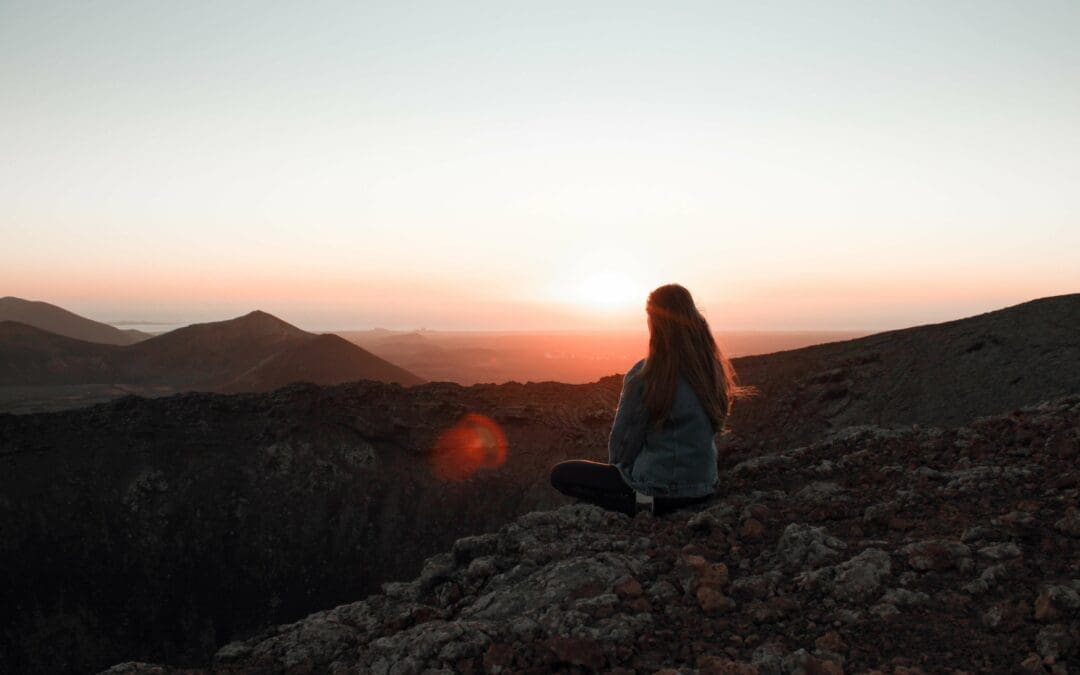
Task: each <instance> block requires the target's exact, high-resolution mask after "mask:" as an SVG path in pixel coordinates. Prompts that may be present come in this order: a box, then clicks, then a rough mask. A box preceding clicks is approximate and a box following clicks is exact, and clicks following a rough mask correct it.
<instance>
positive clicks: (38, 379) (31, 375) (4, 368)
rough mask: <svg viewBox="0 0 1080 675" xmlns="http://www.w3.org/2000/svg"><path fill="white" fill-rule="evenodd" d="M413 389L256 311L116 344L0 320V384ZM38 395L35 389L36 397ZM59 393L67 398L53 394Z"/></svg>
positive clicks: (364, 358)
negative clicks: (367, 383) (367, 384)
mask: <svg viewBox="0 0 1080 675" xmlns="http://www.w3.org/2000/svg"><path fill="white" fill-rule="evenodd" d="M362 379H372V380H377V381H380V382H397V383H399V384H403V385H409V384H417V383H419V382H422V380H421V379H420V378H419V377H417V376H415V375H413V374H412V373H410V372H408V371H406V370H404V369H402V368H399V367H397V366H395V365H394V364H392V363H390V362H388V361H386V360H384V359H381V358H379V357H377V356H375V355H374V354H372V353H370V352H368V351H367V350H365V349H363V348H361V347H358V346H356V345H354V344H352V343H350V342H347V341H345V340H343V339H342V338H339V337H337V336H336V335H316V334H314V333H308V332H306V331H303V330H301V329H299V328H297V327H296V326H293V325H291V324H289V323H286V322H284V321H282V320H281V319H278V318H277V317H274V316H272V315H270V314H267V313H265V312H260V311H255V312H251V313H250V314H246V315H244V316H241V317H238V318H235V319H230V320H228V321H217V322H212V323H202V324H194V325H191V326H187V327H184V328H179V329H177V330H174V331H170V332H168V333H165V334H163V335H159V336H156V337H152V338H149V339H147V340H143V341H141V342H138V343H136V344H132V345H126V346H118V345H104V344H95V343H91V342H86V341H82V340H73V339H71V338H67V337H64V336H61V335H56V334H53V333H50V332H47V331H44V330H41V329H39V328H35V327H33V326H28V325H25V324H21V323H15V322H2V323H0V386H22V387H28V386H30V387H40V386H41V385H65V386H73V385H107V386H108V387H109V389H108V390H107V391H106V392H105V394H104V395H105V396H107V397H113V396H116V395H119V394H120V393H121V391H122V390H121V389H116V388H115V385H142V386H145V385H154V386H158V387H163V388H164V389H161V390H160V391H161V393H169V392H171V391H172V392H175V391H185V390H200V391H230V392H239V391H264V390H267V389H273V388H275V387H280V386H284V385H286V384H289V383H290V382H295V381H301V380H302V381H307V382H312V383H314V384H338V383H341V382H346V381H350V380H362ZM35 393H36V394H40V392H35ZM57 395H58V396H67V395H68V393H67V392H64V391H61V390H58V391H57Z"/></svg>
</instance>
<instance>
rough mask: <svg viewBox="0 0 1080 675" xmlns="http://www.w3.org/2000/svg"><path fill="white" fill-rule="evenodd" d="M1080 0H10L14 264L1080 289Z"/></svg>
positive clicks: (745, 286) (790, 301)
mask: <svg viewBox="0 0 1080 675" xmlns="http://www.w3.org/2000/svg"><path fill="white" fill-rule="evenodd" d="M1078 35H1080V3H1076V2H1074V1H1072V0H1066V1H1060V2H1049V1H1046V2H1039V1H1028V2H1020V1H1016V2H995V1H991V0H979V1H974V0H973V1H970V2H947V1H943V0H934V1H927V2H920V1H907V2H865V1H851V2H820V3H805V2H769V1H763V2H700V3H689V2H663V3H658V2H644V3H626V2H619V3H607V2H589V3H582V2H557V1H552V0H546V1H545V2H529V3H526V2H515V1H512V0H501V1H499V2H465V3H455V2H431V3H414V2H404V1H396V2H388V3H375V2H304V3H267V2H240V1H230V2H223V1H220V0H218V1H215V2H198V1H187V2H171V3H166V2H148V1H145V0H140V1H138V2H109V1H105V0H99V1H96V2H62V3H56V2H48V1H44V0H34V1H32V2H11V1H8V0H0V295H15V296H19V297H24V298H28V299H34V300H46V301H49V302H53V303H56V304H60V305H62V306H64V307H66V308H68V309H71V310H73V311H76V312H79V313H81V314H85V315H88V316H92V317H93V318H96V319H100V320H106V321H121V320H126V321H163V322H189V321H203V320H216V319H224V318H228V317H231V316H236V315H239V314H243V313H246V312H247V311H249V310H252V309H255V308H259V309H263V310H265V311H269V312H272V313H274V314H277V315H278V316H281V317H282V318H284V319H286V320H289V321H291V322H293V323H296V324H298V325H301V326H303V327H305V328H309V329H334V328H338V329H345V328H357V329H362V328H370V327H375V326H382V327H388V328H402V329H412V328H421V327H424V328H430V329H464V328H472V329H522V330H533V329H559V330H566V329H574V328H587V329H596V328H633V327H642V326H643V325H644V303H645V297H646V295H647V293H648V291H649V290H650V289H651V288H653V287H655V286H657V285H660V284H663V283H669V282H676V283H681V284H683V285H685V286H686V287H687V288H689V289H690V290H691V292H692V293H693V294H694V296H695V299H696V300H697V303H698V305H699V306H700V307H701V308H702V310H703V311H704V312H705V314H706V316H707V317H708V318H709V321H710V324H711V325H712V326H713V327H714V328H715V329H718V330H724V329H730V330H748V329H749V330H816V329H854V330H880V329H889V328H899V327H905V326H911V325H918V324H922V323H929V322H936V321H943V320H949V319H954V318H960V317H962V316H969V315H972V314H977V313H981V312H984V311H989V310H992V309H997V308H1001V307H1005V306H1008V305H1011V304H1016V303H1018V302H1022V301H1025V300H1029V299H1033V298H1036V297H1042V296H1047V295H1057V294H1062V293H1070V292H1077V291H1080V189H1077V185H1080V40H1078V39H1077V36H1078Z"/></svg>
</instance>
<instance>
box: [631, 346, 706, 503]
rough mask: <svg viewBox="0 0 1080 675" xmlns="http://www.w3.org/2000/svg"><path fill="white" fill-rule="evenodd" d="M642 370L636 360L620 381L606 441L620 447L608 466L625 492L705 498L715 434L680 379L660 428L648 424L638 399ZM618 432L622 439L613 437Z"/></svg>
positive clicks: (693, 397)
mask: <svg viewBox="0 0 1080 675" xmlns="http://www.w3.org/2000/svg"><path fill="white" fill-rule="evenodd" d="M644 365H645V359H642V360H641V361H638V363H636V364H634V367H633V368H631V369H630V372H629V373H627V377H626V379H625V380H624V384H623V395H622V396H621V397H620V402H619V408H620V411H621V414H620V413H619V412H617V413H616V424H615V425H614V426H613V428H612V440H614V441H616V443H617V444H620V445H622V446H624V447H620V448H615V450H616V451H615V452H614V453H612V454H613V457H612V459H613V460H615V461H612V463H613V464H615V465H616V467H618V468H619V470H620V473H621V474H622V475H623V479H624V480H626V482H627V483H628V484H629V485H630V486H631V487H633V488H634V489H635V490H637V491H639V492H642V493H644V494H647V495H652V496H673V497H697V496H701V495H705V494H709V493H711V492H712V491H713V489H714V487H715V484H716V479H717V471H716V444H715V442H714V436H715V432H714V430H713V427H712V423H711V422H710V420H709V416H708V415H707V414H706V412H705V409H704V408H703V407H702V405H701V401H700V400H699V399H698V396H697V394H695V393H694V390H693V388H692V387H691V386H690V383H689V382H688V381H687V380H686V378H685V377H682V376H681V375H680V376H679V378H678V380H677V384H676V387H675V395H674V396H673V398H672V404H671V409H670V411H669V412H668V415H667V419H666V421H665V422H664V424H663V426H662V427H660V428H659V429H657V428H655V427H653V426H652V425H649V424H648V420H647V410H646V409H645V407H644V405H643V404H642V400H641V391H642V387H643V382H642V381H641V375H640V371H641V369H642V368H643V367H644ZM620 418H621V419H620ZM620 426H622V427H624V429H620V428H619V427H620ZM624 430H625V432H626V433H625V434H620V433H619V432H620V431H624ZM620 450H623V452H620ZM620 460H621V461H620Z"/></svg>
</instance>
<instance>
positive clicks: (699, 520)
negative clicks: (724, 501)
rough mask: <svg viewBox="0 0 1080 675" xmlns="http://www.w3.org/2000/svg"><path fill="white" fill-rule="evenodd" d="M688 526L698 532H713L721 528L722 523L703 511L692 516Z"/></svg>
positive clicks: (687, 523) (687, 522)
mask: <svg viewBox="0 0 1080 675" xmlns="http://www.w3.org/2000/svg"><path fill="white" fill-rule="evenodd" d="M686 526H687V527H688V528H690V529H691V530H695V531H698V532H712V531H713V530H714V529H717V528H719V527H720V521H719V520H718V519H717V518H716V516H715V515H713V514H712V513H711V512H709V511H701V512H698V513H695V514H694V515H693V516H691V517H690V519H689V520H688V521H686Z"/></svg>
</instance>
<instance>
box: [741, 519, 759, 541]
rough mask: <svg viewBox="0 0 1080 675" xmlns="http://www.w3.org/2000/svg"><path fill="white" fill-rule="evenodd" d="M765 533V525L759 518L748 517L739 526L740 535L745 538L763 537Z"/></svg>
mask: <svg viewBox="0 0 1080 675" xmlns="http://www.w3.org/2000/svg"><path fill="white" fill-rule="evenodd" d="M764 534H765V525H764V524H762V522H761V521H760V520H758V519H757V518H747V519H746V520H744V521H743V524H742V527H740V528H739V536H740V537H742V538H743V539H749V540H756V539H761V537H762V536H763V535H764Z"/></svg>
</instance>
